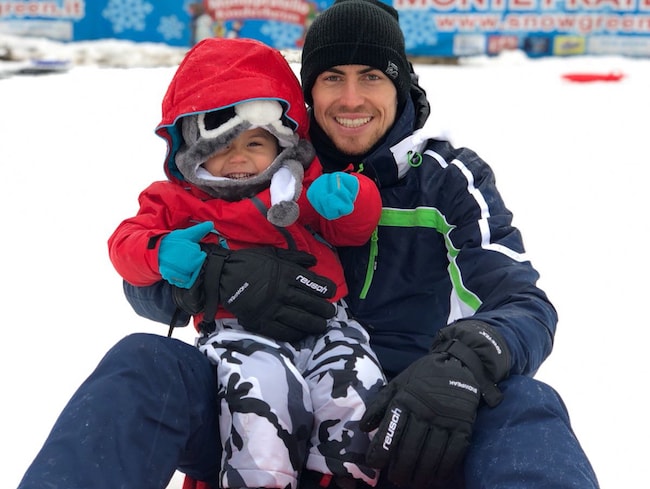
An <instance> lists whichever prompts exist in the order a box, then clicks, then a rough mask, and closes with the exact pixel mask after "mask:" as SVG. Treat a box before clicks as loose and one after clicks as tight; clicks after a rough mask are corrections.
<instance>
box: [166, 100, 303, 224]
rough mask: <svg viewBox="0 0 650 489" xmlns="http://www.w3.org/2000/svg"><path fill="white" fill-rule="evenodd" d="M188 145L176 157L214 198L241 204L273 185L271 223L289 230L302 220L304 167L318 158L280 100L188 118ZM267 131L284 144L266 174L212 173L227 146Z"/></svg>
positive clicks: (184, 122)
mask: <svg viewBox="0 0 650 489" xmlns="http://www.w3.org/2000/svg"><path fill="white" fill-rule="evenodd" d="M180 124H181V132H182V136H183V142H184V144H182V145H181V147H180V148H179V150H178V152H177V153H176V155H175V162H176V166H177V168H178V170H179V171H180V173H181V174H182V175H183V177H184V178H185V180H187V181H188V182H190V183H192V184H194V185H196V186H197V187H199V188H200V189H202V190H203V191H205V192H207V193H208V194H210V195H211V196H213V197H216V198H220V199H224V200H228V201H237V200H242V199H245V198H250V197H253V196H254V195H256V194H258V193H259V192H261V191H262V190H264V189H266V188H268V187H270V190H271V204H272V207H271V209H269V212H268V216H267V217H268V219H269V221H270V222H272V223H273V224H275V225H277V226H288V225H290V224H292V223H293V222H295V220H296V219H297V218H298V205H297V204H296V200H297V199H298V197H299V196H300V193H301V191H302V179H303V175H304V168H307V167H308V166H309V164H310V163H311V161H312V160H313V159H314V156H315V152H314V148H313V146H312V145H311V143H310V142H309V141H306V140H300V139H299V137H298V135H297V134H296V133H295V131H294V130H295V125H293V124H292V122H291V121H290V120H289V119H288V118H286V117H285V115H284V110H283V107H282V105H281V104H280V103H279V102H277V101H275V100H251V101H246V102H241V103H239V104H236V105H234V106H231V107H227V108H224V109H220V110H216V111H211V112H202V113H199V114H192V115H189V116H185V117H183V118H182V119H181V121H180ZM257 127H261V128H263V129H265V130H267V131H269V132H270V133H271V134H272V135H273V136H275V138H276V139H277V140H278V143H279V145H280V147H281V148H283V149H282V151H281V153H280V154H279V155H278V156H277V157H276V158H275V159H274V160H273V162H272V163H271V164H270V165H269V167H268V168H266V169H265V170H264V171H263V172H261V173H260V174H258V175H255V176H254V177H251V178H246V179H243V180H235V179H230V178H226V177H218V176H214V175H211V174H210V173H209V172H208V171H207V170H206V169H205V168H203V166H202V165H203V163H205V162H206V161H207V160H208V158H209V157H210V156H212V155H213V154H214V153H216V152H218V151H219V150H221V149H223V148H225V147H226V146H228V144H230V142H231V141H232V140H233V139H235V138H236V137H237V136H239V135H240V134H241V133H243V132H244V131H247V130H250V129H255V128H257Z"/></svg>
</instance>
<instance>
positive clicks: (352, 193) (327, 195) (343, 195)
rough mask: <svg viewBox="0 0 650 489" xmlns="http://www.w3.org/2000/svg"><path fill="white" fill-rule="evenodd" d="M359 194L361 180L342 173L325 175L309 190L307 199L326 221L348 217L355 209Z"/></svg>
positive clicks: (315, 181)
mask: <svg viewBox="0 0 650 489" xmlns="http://www.w3.org/2000/svg"><path fill="white" fill-rule="evenodd" d="M358 194H359V180H357V178H356V177H355V176H353V175H350V174H349V173H343V172H340V171H337V172H334V173H325V174H324V175H321V176H320V177H318V178H317V179H316V180H314V182H313V183H312V184H311V185H310V187H309V188H308V189H307V199H308V200H309V202H311V205H312V206H314V209H316V212H318V213H319V214H320V215H321V216H323V217H324V218H325V219H329V220H332V219H337V218H339V217H341V216H347V215H348V214H350V213H351V212H352V210H353V209H354V201H355V199H356V198H357V195H358Z"/></svg>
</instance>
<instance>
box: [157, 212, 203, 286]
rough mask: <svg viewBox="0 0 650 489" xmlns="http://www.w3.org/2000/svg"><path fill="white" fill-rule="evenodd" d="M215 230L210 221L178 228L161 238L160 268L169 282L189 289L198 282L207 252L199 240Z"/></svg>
mask: <svg viewBox="0 0 650 489" xmlns="http://www.w3.org/2000/svg"><path fill="white" fill-rule="evenodd" d="M210 231H214V225H213V224H212V222H210V221H206V222H202V223H200V224H197V225H195V226H192V227H189V228H187V229H176V230H174V231H172V232H171V233H169V234H168V235H166V236H165V237H163V238H162V239H161V240H160V248H159V249H158V270H160V275H162V278H164V279H165V280H166V281H167V282H169V283H170V284H172V285H175V286H176V287H180V288H182V289H189V288H190V287H192V285H194V282H196V278H197V277H198V276H199V272H200V271H201V267H202V266H203V262H204V261H205V258H206V256H207V255H206V253H205V252H204V251H201V245H199V241H201V239H202V238H203V237H204V236H205V235H206V234H208V233H209V232H210Z"/></svg>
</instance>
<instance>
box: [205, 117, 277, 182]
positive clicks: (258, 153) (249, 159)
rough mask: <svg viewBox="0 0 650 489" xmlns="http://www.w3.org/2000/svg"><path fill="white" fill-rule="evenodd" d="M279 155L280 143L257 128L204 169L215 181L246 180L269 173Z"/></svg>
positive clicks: (236, 140)
mask: <svg viewBox="0 0 650 489" xmlns="http://www.w3.org/2000/svg"><path fill="white" fill-rule="evenodd" d="M278 152H279V149H278V141H277V139H276V138H275V137H274V136H273V135H272V134H271V133H270V132H268V131H266V130H265V129H262V128H259V127H258V128H255V129H249V130H248V131H244V132H243V133H241V134H240V135H239V136H237V137H236V138H235V139H233V140H232V141H231V143H230V144H229V145H228V146H227V147H225V148H223V149H222V150H221V151H218V152H217V153H214V154H213V155H212V156H210V158H208V160H207V161H206V162H205V163H203V165H202V166H203V168H205V169H206V170H207V171H208V172H210V174H211V175H214V176H215V177H225V178H232V179H234V180H239V179H245V178H250V177H254V176H255V175H257V174H259V173H261V172H263V171H264V170H266V169H267V168H268V167H269V165H270V164H271V163H272V162H273V160H274V159H275V157H276V156H277V155H278Z"/></svg>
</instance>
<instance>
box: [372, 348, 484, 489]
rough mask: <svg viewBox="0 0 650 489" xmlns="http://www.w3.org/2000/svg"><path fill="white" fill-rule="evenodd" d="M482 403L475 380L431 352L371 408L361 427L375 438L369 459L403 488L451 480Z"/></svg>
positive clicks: (447, 358) (451, 361)
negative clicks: (386, 470) (375, 431)
mask: <svg viewBox="0 0 650 489" xmlns="http://www.w3.org/2000/svg"><path fill="white" fill-rule="evenodd" d="M479 401H480V391H479V386H478V383H477V382H476V379H475V378H474V376H473V375H472V373H471V372H470V371H469V370H468V369H467V368H465V367H464V366H463V365H462V364H461V362H460V361H458V360H457V359H455V358H454V357H452V356H451V355H450V354H449V353H438V352H432V353H430V354H428V355H426V356H425V357H423V358H420V359H419V360H417V361H415V362H414V363H413V364H411V365H410V366H409V367H408V368H407V369H406V370H404V371H403V372H402V373H401V374H399V375H398V376H397V377H395V378H394V379H393V380H392V381H391V382H389V383H388V385H387V386H386V387H385V388H384V389H383V390H382V391H381V392H380V393H379V395H378V396H377V398H376V399H375V401H374V402H372V403H371V404H370V406H369V407H368V410H367V411H366V413H365V415H364V416H363V418H362V419H361V429H362V430H364V431H372V430H373V429H375V428H377V427H378V428H379V429H378V431H377V433H376V434H375V436H374V438H373V440H372V442H371V444H370V447H369V449H368V453H367V456H366V460H367V462H368V464H369V465H370V466H372V467H376V468H387V469H388V478H389V479H390V480H391V481H392V482H393V483H395V484H397V485H398V486H408V487H410V488H413V489H422V488H426V487H431V483H432V482H433V481H436V480H437V481H442V480H445V479H446V478H448V477H449V476H450V475H451V474H452V472H453V470H454V469H455V468H456V466H457V465H458V464H459V463H460V462H461V461H462V459H463V456H464V455H465V451H466V450H467V447H468V446H469V441H470V437H471V434H472V426H473V424H474V419H475V418H476V410H477V409H478V405H479Z"/></svg>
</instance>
